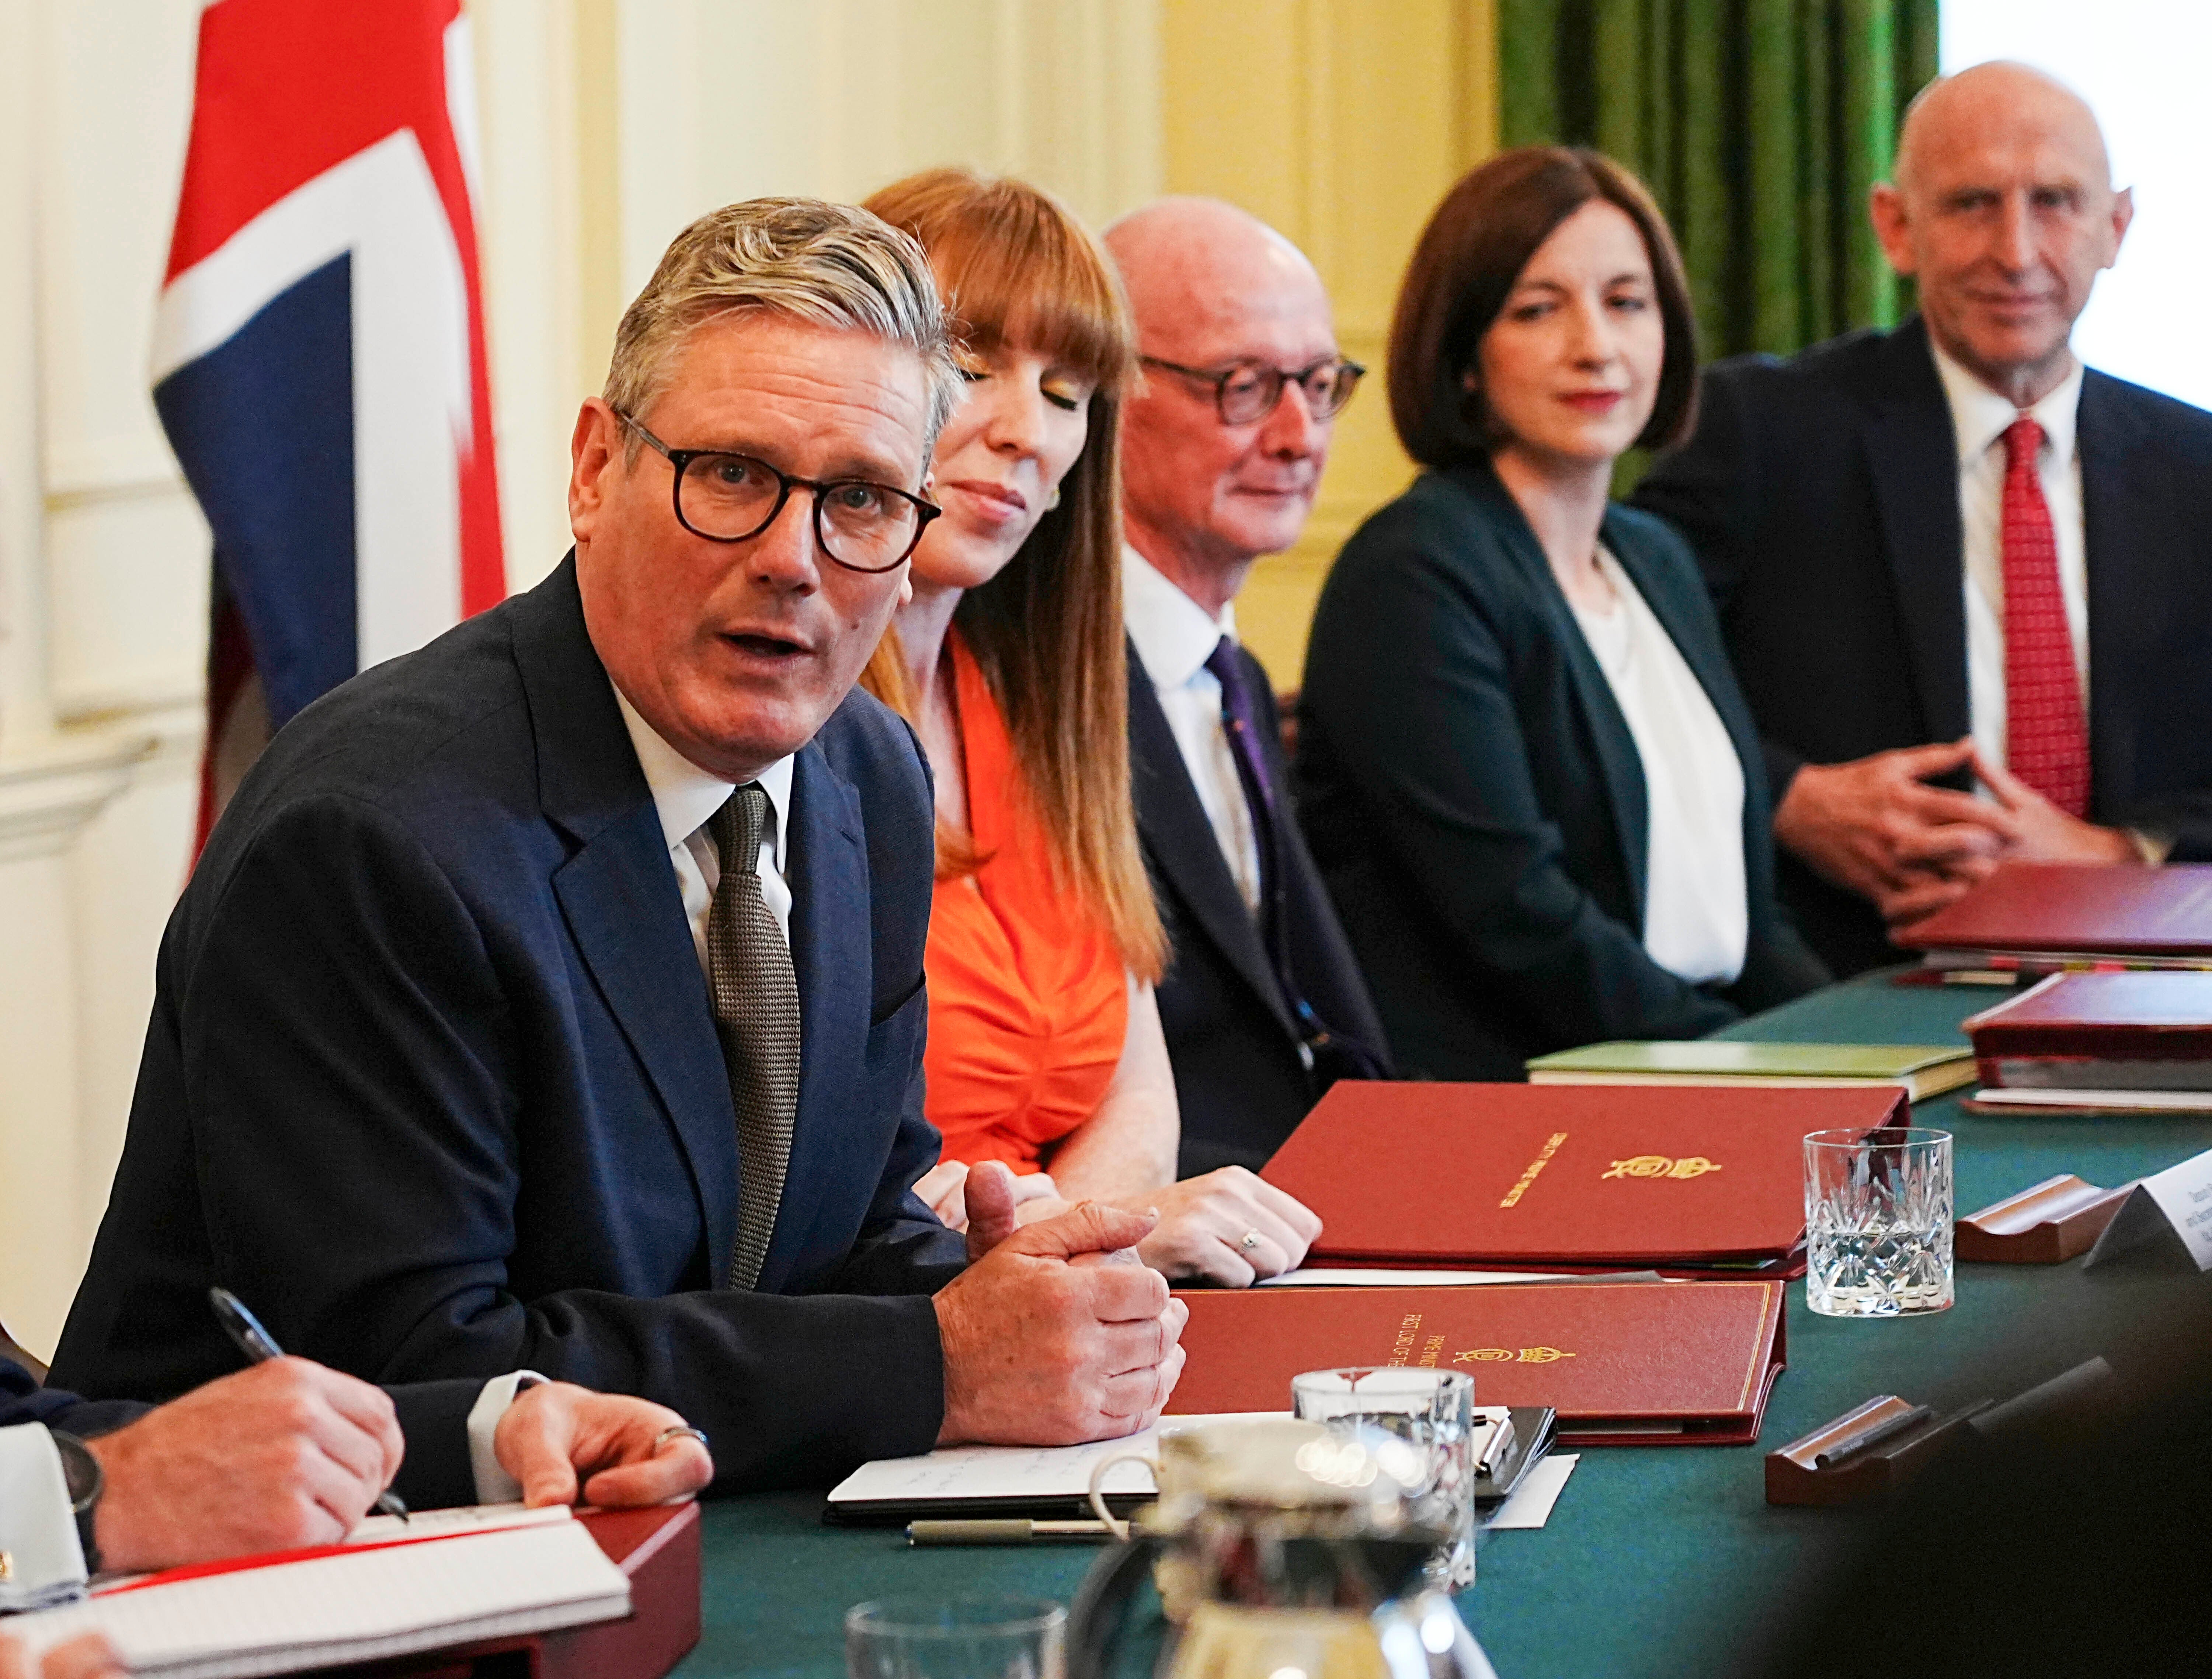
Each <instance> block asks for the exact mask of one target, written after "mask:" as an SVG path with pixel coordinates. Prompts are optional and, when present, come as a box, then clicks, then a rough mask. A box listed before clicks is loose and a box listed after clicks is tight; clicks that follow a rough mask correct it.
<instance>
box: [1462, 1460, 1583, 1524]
mask: <svg viewBox="0 0 2212 1679" xmlns="http://www.w3.org/2000/svg"><path fill="white" fill-rule="evenodd" d="M1580 1462H1582V1454H1581V1453H1580V1452H1566V1453H1565V1454H1561V1453H1559V1452H1553V1453H1552V1454H1551V1455H1550V1456H1549V1457H1547V1458H1542V1459H1541V1460H1540V1461H1539V1462H1538V1464H1536V1466H1535V1468H1534V1469H1532V1470H1529V1471H1528V1474H1527V1475H1525V1476H1522V1478H1521V1484H1520V1485H1519V1486H1517V1487H1516V1488H1514V1489H1513V1496H1512V1497H1510V1498H1509V1499H1507V1500H1505V1502H1504V1503H1503V1504H1501V1505H1499V1506H1498V1513H1497V1514H1496V1515H1494V1516H1492V1518H1490V1519H1489V1520H1488V1521H1486V1522H1485V1523H1484V1524H1483V1525H1484V1526H1485V1527H1486V1528H1491V1529H1497V1528H1531V1527H1541V1526H1543V1525H1544V1524H1545V1523H1546V1522H1547V1521H1549V1520H1550V1519H1551V1518H1552V1506H1553V1505H1555V1504H1557V1503H1558V1502H1559V1494H1560V1492H1561V1491H1562V1490H1563V1489H1564V1488H1565V1486H1566V1484H1567V1477H1568V1476H1571V1475H1572V1474H1573V1473H1574V1472H1575V1465H1576V1464H1579V1463H1580Z"/></svg>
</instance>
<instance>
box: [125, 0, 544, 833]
mask: <svg viewBox="0 0 2212 1679" xmlns="http://www.w3.org/2000/svg"><path fill="white" fill-rule="evenodd" d="M471 75H472V69H471V56H470V49H469V34H468V21H467V19H466V18H465V17H464V16H463V15H462V13H461V7H460V4H459V0H212V3H210V4H208V5H207V6H206V7H205V9H204V10H203V12H202V13H201V15H200V29H199V61H198V70H197V85H196V88H195V91H194V95H193V107H192V127H191V142H190V145H189V147H188V149H187V152H186V155H185V176H184V187H183V191H182V193H181V195H180V197H179V203H178V207H177V226H176V233H175V237H174V239H173V242H172V244H171V246H170V251H169V268H168V275H167V280H166V282H164V285H163V288H162V291H161V306H160V311H159V313H158V315H157V318H156V322H155V335H154V362H153V369H152V374H153V382H154V403H155V408H156V409H158V410H159V412H160V414H161V424H162V427H163V429H164V430H165V431H167V433H168V437H169V441H170V444H171V446H173V448H174V449H175V451H176V453H177V458H178V459H179V462H181V463H182V464H183V466H184V470H185V478H186V479H187V480H188V481H189V482H190V483H191V488H192V493H193V494H194V495H196V496H197V498H198V500H199V504H200V506H201V507H202V509H203V510H204V512H206V514H207V519H208V523H209V524H210V526H211V527H212V528H213V530H214V533H215V571H214V575H215V582H214V590H213V601H212V603H211V612H210V647H209V659H208V679H209V680H208V748H207V754H206V758H205V760H204V763H203V766H202V773H201V799H200V819H199V839H200V840H201V841H203V842H204V840H205V839H206V838H207V833H208V830H209V829H210V827H212V826H213V824H214V821H215V818H216V815H219V814H220V810H221V805H222V801H223V800H224V799H225V798H226V797H228V791H229V787H230V786H231V785H234V783H235V779H236V775H237V774H238V773H241V769H242V764H243V763H244V762H247V761H250V760H251V757H252V755H253V754H254V753H255V752H258V749H259V746H260V745H261V744H263V743H265V742H266V739H267V736H268V735H269V733H270V732H271V731H273V730H276V729H277V728H281V727H282V726H283V724H284V723H285V721H286V720H287V719H288V718H290V717H291V716H292V715H293V714H294V713H295V712H298V711H299V710H300V709H301V707H302V706H306V705H307V704H308V703H309V702H311V701H312V700H314V699H315V698H316V697H317V696H318V695H319V694H323V693H325V692H326V691H327V690H329V689H330V688H335V687H336V686H337V684H338V683H340V682H343V681H344V680H345V679H346V678H347V677H349V676H352V675H353V674H354V673H355V672H356V671H357V670H365V669H366V668H368V666H369V665H372V664H376V663H378V662H379V661H380V660H383V659H386V658H392V657H393V656H394V655H396V654H398V653H403V652H408V651H410V650H411V649H413V648H415V647H418V646H422V643H424V642H425V641H427V640H428V639H430V638H431V637H433V636H434V635H435V634H437V633H439V632H440V631H441V630H443V629H446V628H447V627H450V626H451V625H453V623H455V622H457V621H459V619H460V618H462V617H464V616H465V615H468V614H470V613H472V612H477V611H481V610H482V609H484V608H485V607H488V606H491V605H493V604H495V603H497V602H498V600H499V599H500V598H501V596H503V595H504V594H505V593H506V574H505V567H504V566H503V564H502V561H501V552H500V531H499V494H498V483H497V479H496V476H495V463H494V458H493V451H492V426H491V403H490V397H491V392H490V382H489V376H488V373H487V371H486V362H485V354H484V330H483V293H482V288H481V287H480V286H479V284H478V281H477V240H476V218H475V210H474V206H473V198H474V195H475V181H476V179H477V167H476V154H477V143H476V123H475V100H474V92H473V88H472V85H471Z"/></svg>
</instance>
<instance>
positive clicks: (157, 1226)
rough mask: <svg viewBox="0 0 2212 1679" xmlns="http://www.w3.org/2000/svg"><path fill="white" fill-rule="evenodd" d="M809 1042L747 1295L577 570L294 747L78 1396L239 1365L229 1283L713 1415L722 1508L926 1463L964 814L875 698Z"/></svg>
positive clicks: (811, 851)
mask: <svg viewBox="0 0 2212 1679" xmlns="http://www.w3.org/2000/svg"><path fill="white" fill-rule="evenodd" d="M790 821H791V833H790V834H789V836H788V839H787V852H786V855H787V876H788V878H789V880H790V882H791V888H792V896H793V911H792V920H791V943H792V955H793V966H794V967H795V968H796V970H797V977H798V982H799V1003H800V1011H801V1016H802V1020H803V1022H804V1050H803V1056H802V1061H801V1067H800V1077H799V1107H798V1115H797V1121H796V1125H795V1129H794V1132H793V1139H792V1147H791V1158H790V1165H789V1168H788V1174H787V1179H786V1182H785V1187H784V1191H783V1198H782V1203H781V1210H780V1212H779V1214H778V1216H777V1220H776V1225H775V1234H774V1238H773V1240H771V1242H770V1244H769V1251H768V1255H767V1259H766V1263H765V1264H764V1266H763V1270H762V1274H761V1280H760V1286H759V1288H758V1291H757V1292H755V1293H738V1292H733V1291H732V1290H729V1289H727V1288H719V1287H717V1283H718V1282H719V1281H720V1279H721V1278H723V1277H724V1276H726V1274H727V1270H728V1266H729V1263H730V1256H731V1252H732V1246H733V1244H734V1241H735V1238H736V1231H737V1207H738V1173H739V1172H740V1171H741V1170H742V1169H743V1163H742V1162H741V1161H739V1159H738V1149H737V1142H736V1129H735V1122H734V1120H733V1118H732V1110H731V1102H730V1094H729V1086H728V1082H727V1079H726V1073H725V1069H724V1065H723V1061H722V1055H721V1050H720V1046H719V1043H718V1041H717V1039H716V1036H715V1032H714V1020H713V1016H712V1013H711V1009H710V1007H709V1003H708V991H707V985H706V982H705V979H703V977H702V975H701V973H700V970H699V965H698V961H697V957H696V953H695V949H694V946H693V944H692V940H691V934H690V927H689V925H688V924H687V923H686V921H685V918H684V909H683V904H682V900H681V897H680V895H679V893H678V887H677V882H676V876H675V872H674V870H673V869H672V868H671V866H670V864H669V859H668V852H667V847H666V845H665V841H664V839H663V837H662V834H661V831H660V826H659V818H658V817H657V815H655V813H654V809H653V801H652V797H651V795H650V794H649V792H648V791H647V787H646V784H645V779H644V775H643V773H642V772H641V770H640V769H639V767H638V763H637V758H636V755H635V752H634V751H633V750H632V749H631V747H630V744H629V736H628V734H627V732H626V731H625V730H624V729H623V721H622V717H621V713H620V712H619V710H618V709H617V706H616V702H615V697H614V692H613V688H612V687H611V684H610V683H609V682H608V680H607V676H606V673H605V670H604V669H603V667H602V666H601V664H600V663H599V658H598V655H597V654H596V653H595V652H593V650H592V645H591V642H590V639H589V638H588V636H587V634H586V630H585V627H584V621H583V614H582V609H581V605H580V599H579V597H578V593H577V586H576V579H575V572H574V561H573V560H572V561H569V562H568V563H566V564H564V565H562V567H561V568H560V569H559V570H557V571H556V573H554V574H553V575H552V576H551V577H550V579H547V581H546V582H545V583H544V584H543V585H541V586H539V587H538V588H537V589H535V590H533V591H531V592H530V593H528V594H526V595H522V596H518V597H515V598H513V599H512V600H509V601H508V602H507V603H505V604H503V605H501V606H500V607H498V608H496V609H494V610H492V611H490V612H488V613H485V614H484V615H482V616H481V617H478V618H476V619H473V620H471V621H469V622H468V623H465V624H464V625H462V626H461V627H459V628H458V629H455V630H453V631H452V632H451V633H448V634H447V635H445V636H442V637H441V638H440V639H438V640H437V641H435V642H434V643H433V644H432V645H431V646H428V647H427V648H425V649H423V650H422V652H418V653H415V654H412V655H410V656H408V657H406V658H400V659H395V660H393V661H392V662H391V663H390V664H384V665H380V666H379V667H378V668H376V669H375V670H370V671H368V672H366V673H364V674H363V675H362V676H358V677H356V679H354V680H353V681H352V682H348V683H346V684H345V685H344V686H343V687H342V688H339V689H337V691H336V692H335V693H333V694H331V695H330V696H328V697H327V698H325V699H324V700H320V701H319V702H317V703H316V704H315V705H314V706H310V707H309V708H308V709H307V711H305V712H302V713H301V715H300V716H299V717H298V718H295V720H294V721H293V722H292V723H291V724H288V725H287V726H286V727H285V728H284V730H283V731H282V732H281V733H280V734H279V735H278V736H277V738H276V741H275V742H274V743H272V744H271V746H270V749H269V750H268V752H267V753H266V754H265V755H264V756H263V758H262V760H261V761H260V762H259V763H258V765H257V766H256V767H255V768H254V770H253V771H252V774H251V775H249V776H248V778H247V779H246V783H245V785H243V786H242V787H241V788H240V791H239V793H238V795H237V797H236V798H235V799H234V801H233V802H232V804H231V806H230V809H228V812H227V813H226V814H225V815H224V817H223V820H222V822H221V824H220V825H219V826H218V827H217V828H216V833H215V834H214V835H213V837H212V838H211V839H210V842H209V845H208V848H207V851H206V852H205V854H204V855H203V857H202V858H201V859H200V862H199V864H198V867H197V869H196V870H195V871H194V873H193V876H192V879H191V885H190V886H189V887H188V888H187V889H186V891H185V894H184V898H183V900H182V901H181V902H180V903H179V905H178V906H177V910H176V912H175V914H174V915H173V917H172V918H171V920H170V924H169V927H168V930H167V934H166V935H165V936H164V937H163V940H162V945H161V957H160V963H159V969H158V975H157V980H156V988H155V1003H154V1015H153V1020H152V1023H151V1025H150V1027H149V1030H148V1033H147V1040H146V1049H145V1054H144V1058H143V1062H142V1064H141V1066H140V1069H139V1078H138V1088H137V1096H136V1099H135V1100H134V1101H133V1103H132V1107H131V1123H130V1129H129V1133H128V1137H127V1139H126V1142H125V1149H124V1154H123V1160H122V1164H121V1167H120V1168H119V1170H118V1173H117V1177H116V1182H115V1187H114V1191H113V1194H112V1199H111V1201H110V1203H109V1206H108V1211H107V1215H106V1219H105V1220H104V1221H102V1224H101V1227H100V1236H99V1239H98V1241H97V1243H96V1244H95V1246H94V1252H93V1257H92V1263H91V1265H90V1268H89V1270H88V1273H87V1275H86V1278H85V1281H84V1283H83V1286H82V1288H81V1289H80V1291H79V1293H78V1295H77V1299H76V1305H75V1306H74V1307H73V1309H72V1310H71V1312H70V1318H69V1323H68V1326H67V1328H66V1330H64V1335H63V1338H62V1343H61V1347H60V1349H59V1351H58V1353H57V1354H56V1355H55V1361H54V1379H55V1380H56V1381H58V1382H59V1383H62V1384H64V1385H67V1386H70V1387H72V1388H75V1389H76V1390H77V1391H81V1392H83V1393H86V1394H88V1395H93V1396H95V1397H111V1396H116V1397H119V1396H129V1397H140V1398H161V1397H168V1396H173V1395H175V1394H178V1393H180V1392H183V1391H185V1390H186V1389H188V1388H191V1387H194V1386H197V1385H198V1384H200V1383H202V1382H204V1381H206V1380H208V1379H210V1377H214V1376H218V1375H221V1374H222V1373H224V1372H225V1371H227V1370H229V1369H232V1368H234V1367H235V1365H236V1355H235V1354H234V1353H233V1352H232V1350H231V1349H230V1348H229V1345H228V1343H227V1342H226V1341H225V1340H224V1339H223V1337H222V1334H221V1332H220V1330H218V1329H217V1327H216V1322H215V1319H214V1318H213V1316H212V1315H211V1313H210V1312H209V1310H208V1306H207V1301H206V1298H205V1295H206V1289H207V1287H208V1285H209V1284H210V1283H211V1282H221V1283H222V1284H224V1285H225V1286H227V1287H228V1288H233V1289H234V1290H236V1291H237V1292H238V1293H239V1294H240V1296H241V1297H242V1298H243V1299H244V1300H246V1302H247V1304H249V1305H250V1306H252V1307H253V1309H254V1310H255V1311H256V1312H258V1313H259V1314H260V1315H261V1317H262V1318H263V1319H264V1321H265V1322H266V1323H267V1324H268V1325H269V1327H270V1330H271V1332H272V1333H273V1334H274V1335H275V1336H276V1338H277V1339H278V1341H279V1342H281V1343H283V1345H284V1346H285V1347H286V1349H288V1350H290V1351H293V1352H297V1353H300V1354H302V1355H306V1356H307V1357H310V1358H314V1359H318V1360H320V1361H322V1362H324V1363H325V1364H330V1365H332V1366H335V1367H337V1368H339V1369H343V1370H348V1371H350V1372H352V1373H355V1374H357V1375H361V1376H363V1377H366V1378H368V1379H371V1380H375V1381H380V1382H386V1383H391V1382H402V1381H417V1380H424V1379H441V1378H454V1377H476V1378H478V1379H482V1378H484V1377H488V1376H492V1375H496V1374H500V1373H503V1372H506V1371H509V1370H514V1369H521V1368H528V1369H533V1370H538V1371H540V1372H542V1373H544V1374H545V1375H548V1376H551V1377H556V1378H559V1379H567V1380H571V1381H575V1382H579V1383H581V1384H583V1385H586V1386H587V1387H593V1388H597V1389H599V1390H601V1391H609V1392H620V1393H635V1394H640V1395H642V1396H644V1397H647V1398H650V1399H653V1400H657V1401H659V1403H663V1404H666V1405H669V1406H671V1407H673V1408H674V1409H677V1410H678V1411H680V1412H682V1413H683V1414H684V1415H685V1416H686V1417H688V1418H689V1419H690V1421H693V1422H694V1423H696V1424H697V1425H698V1426H700V1427H702V1428H704V1429H706V1430H707V1431H708V1433H709V1434H712V1435H713V1437H714V1456H715V1461H716V1464H717V1466H718V1469H719V1470H720V1478H721V1481H722V1482H723V1483H725V1484H726V1485H734V1486H740V1487H757V1486H763V1485H769V1484H781V1483H791V1482H807V1481H818V1480H820V1479H822V1478H823V1477H826V1476H834V1475H836V1474H838V1473H840V1472H842V1470H845V1469H848V1468H849V1467H850V1466H851V1465H852V1464H855V1463H857V1462H859V1461H860V1460H861V1459H864V1458H874V1457H882V1456H886V1455H894V1454H897V1453H904V1452H918V1451H923V1450H927V1448H928V1446H930V1445H931V1444H932V1442H933V1440H934V1439H935V1437H936V1434H937V1431H938V1428H939V1425H940V1422H941V1421H942V1403H943V1371H942V1361H941V1355H940V1350H939V1343H938V1335H937V1322H936V1317H935V1313H934V1311H933V1307H932V1306H931V1303H930V1300H929V1298H928V1296H929V1295H930V1294H931V1293H932V1292H933V1291H934V1290H935V1289H936V1288H939V1287H941V1286H942V1285H943V1284H944V1283H945V1282H947V1281H949V1280H950V1279H951V1277H952V1276H954V1275H955V1274H956V1273H957V1270H958V1269H959V1267H960V1265H961V1264H962V1263H963V1257H964V1248H963V1243H962V1242H961V1240H960V1239H959V1238H958V1237H957V1236H955V1235H954V1234H953V1233H951V1232H949V1231H947V1230H946V1229H945V1227H943V1226H942V1225H941V1224H939V1222H938V1221H936V1219H935V1218H933V1216H932V1215H930V1214H929V1212H928V1210H927V1209H926V1208H924V1207H923V1206H922V1204H921V1202H920V1201H918V1200H917V1199H916V1198H915V1197H914V1196H913V1195H912V1193H911V1185H913V1183H914V1180H915V1179H916V1178H917V1177H918V1176H920V1174H921V1173H922V1172H924V1171H925V1170H927V1168H928V1167H929V1166H930V1165H931V1164H932V1163H933V1162H934V1161H935V1160H936V1158H937V1154H938V1137H937V1134H936V1132H935V1131H934V1130H932V1128H931V1127H930V1126H929V1124H927V1121H926V1120H924V1118H922V1110H921V1077H922V1074H921V1049H922V1034H923V1029H924V1015H925V1009H926V1008H927V1001H926V997H925V995H924V991H923V985H922V948H923V943H924V940H925V937H926V936H927V927H928V917H929V899H930V888H931V873H932V867H933V855H934V853H933V846H932V807H931V793H930V788H929V782H928V776H927V771H926V769H925V768H924V767H923V763H922V760H921V752H920V749H919V748H918V747H917V745H916V744H915V740H914V736H913V735H912V733H911V731H910V730H908V729H907V728H906V726H905V725H904V724H902V723H901V722H900V721H899V720H898V719H897V718H896V717H894V716H893V715H892V714H891V713H890V712H888V711H886V710H884V708H883V707H882V706H879V705H878V704H877V703H876V701H875V700H872V699H870V698H868V697H867V696H866V695H865V694H854V695H853V696H851V697H850V698H848V700H846V702H845V703H844V705H843V706H842V707H841V708H840V709H839V710H838V711H837V712H836V714H835V715H834V716H833V717H832V718H830V720H829V723H828V724H825V725H824V727H823V730H822V731H821V733H820V734H819V735H818V736H817V737H816V739H815V740H814V741H813V742H812V743H811V744H809V745H808V746H807V747H805V749H802V750H801V751H800V752H799V755H798V760H797V764H796V767H795V773H794V777H793V812H792V815H791V819H790Z"/></svg>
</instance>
